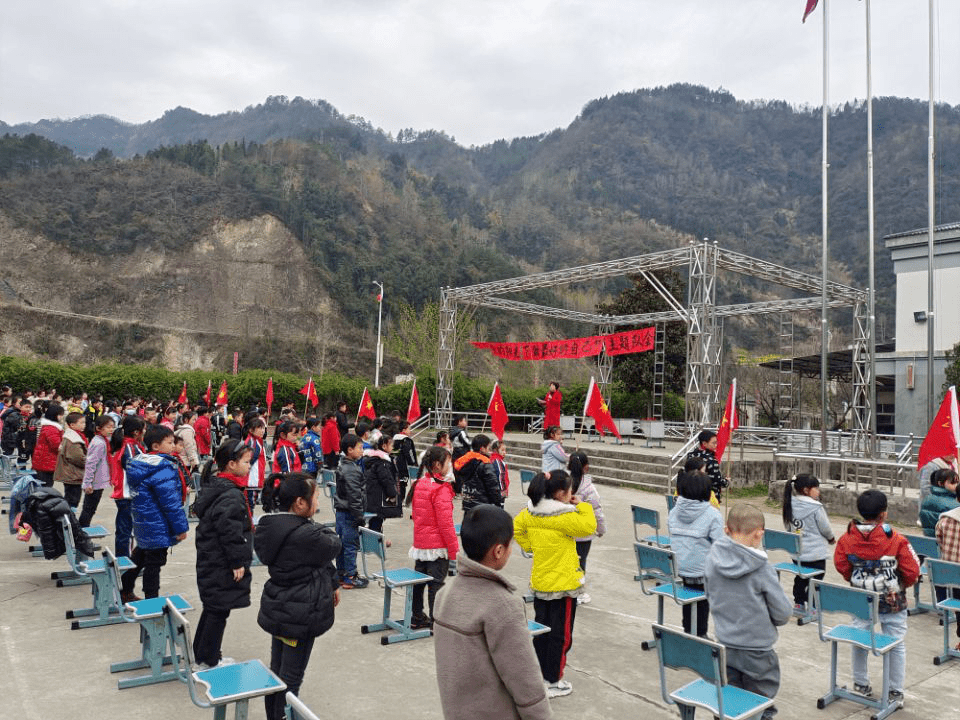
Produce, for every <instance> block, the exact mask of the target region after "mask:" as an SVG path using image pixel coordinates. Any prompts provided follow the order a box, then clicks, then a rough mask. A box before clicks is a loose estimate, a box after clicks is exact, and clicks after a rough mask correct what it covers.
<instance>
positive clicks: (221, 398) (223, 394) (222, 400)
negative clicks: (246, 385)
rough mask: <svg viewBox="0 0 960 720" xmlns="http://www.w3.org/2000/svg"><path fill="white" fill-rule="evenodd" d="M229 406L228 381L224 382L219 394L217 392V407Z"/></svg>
mask: <svg viewBox="0 0 960 720" xmlns="http://www.w3.org/2000/svg"><path fill="white" fill-rule="evenodd" d="M226 404H227V381H226V380H224V381H223V384H222V385H221V386H220V390H219V392H217V405H226Z"/></svg>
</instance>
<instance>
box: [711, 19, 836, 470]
mask: <svg viewBox="0 0 960 720" xmlns="http://www.w3.org/2000/svg"><path fill="white" fill-rule="evenodd" d="M818 2H820V0H807V7H806V9H805V10H804V11H803V22H806V21H807V17H809V15H810V13H812V12H813V11H814V10H816V9H817V3H818ZM717 457H720V456H719V455H718V456H717Z"/></svg>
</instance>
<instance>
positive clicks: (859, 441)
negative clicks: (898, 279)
mask: <svg viewBox="0 0 960 720" xmlns="http://www.w3.org/2000/svg"><path fill="white" fill-rule="evenodd" d="M851 359H852V368H851V373H852V377H853V423H852V425H853V427H852V430H853V447H854V451H855V452H862V453H864V454H865V455H868V456H870V455H872V454H873V442H872V438H871V435H870V428H871V427H873V413H874V408H873V407H872V405H871V402H870V387H871V386H872V385H873V384H874V383H875V382H876V379H875V378H873V377H872V376H871V368H872V367H873V363H871V362H870V314H869V307H868V304H867V303H866V302H863V301H861V302H858V303H857V304H856V305H854V306H853V357H852V358H851Z"/></svg>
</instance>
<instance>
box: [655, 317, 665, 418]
mask: <svg viewBox="0 0 960 720" xmlns="http://www.w3.org/2000/svg"><path fill="white" fill-rule="evenodd" d="M666 360H667V329H666V327H665V326H664V324H663V323H657V325H656V334H655V335H654V340H653V393H652V395H653V412H652V415H653V417H655V418H656V419H657V420H662V419H663V371H664V366H665V364H666Z"/></svg>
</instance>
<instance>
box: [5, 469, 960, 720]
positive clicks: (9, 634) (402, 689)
mask: <svg viewBox="0 0 960 720" xmlns="http://www.w3.org/2000/svg"><path fill="white" fill-rule="evenodd" d="M514 483H515V485H514V487H513V492H512V494H511V497H510V498H508V501H507V510H509V511H510V512H511V513H514V514H515V513H517V512H519V511H520V510H521V509H522V508H523V507H524V503H523V498H522V497H521V496H520V494H519V478H516V479H515V480H514ZM599 489H600V494H601V496H602V498H603V501H604V507H605V514H606V518H607V527H608V534H607V535H606V536H605V537H604V538H602V539H601V540H599V541H595V542H594V545H593V549H592V551H591V553H590V558H589V565H588V568H589V571H590V572H589V573H588V576H587V577H588V590H589V592H590V594H591V595H592V597H593V601H592V603H590V604H588V605H582V606H580V608H579V610H578V613H577V620H576V626H575V630H574V641H573V648H572V650H571V652H570V655H569V664H568V666H567V668H568V669H567V673H566V676H565V677H566V679H568V680H569V681H570V682H571V683H572V684H573V687H574V691H573V694H571V695H569V696H567V697H565V698H559V699H556V700H554V701H553V703H552V704H553V708H554V714H555V717H557V718H566V719H569V720H573V719H574V718H576V719H577V720H588V719H589V720H593V719H597V720H599V719H601V718H628V717H629V718H637V717H643V718H645V719H646V720H657V719H659V718H676V717H678V713H677V711H676V709H675V708H672V707H670V706H668V705H667V704H666V703H665V702H664V701H663V700H662V698H661V696H660V688H659V682H658V673H657V661H656V655H655V654H654V653H652V652H644V651H642V650H641V649H640V643H641V641H642V640H644V639H647V638H649V637H650V636H651V632H650V624H651V622H652V621H653V620H654V619H655V618H656V601H655V600H654V599H653V598H649V597H645V596H643V595H642V594H641V593H640V588H639V584H638V583H636V582H634V580H633V575H634V572H635V562H634V555H633V550H632V542H633V531H632V524H631V516H630V505H631V504H641V505H646V506H649V507H652V508H655V509H660V510H665V503H664V500H663V498H662V497H661V496H659V495H654V494H650V493H644V492H640V491H636V490H632V489H628V488H614V487H600V488H599ZM752 502H754V503H756V504H759V505H761V506H762V507H763V509H764V511H765V513H766V516H767V524H768V527H772V528H780V527H781V522H780V519H779V516H778V514H777V512H776V510H775V509H774V508H771V507H767V506H763V505H762V503H763V499H762V498H758V499H755V500H753V501H752ZM111 510H112V503H111V502H110V501H109V500H106V501H104V502H103V503H102V506H101V510H100V512H99V513H98V517H97V518H96V521H97V522H102V523H103V524H105V525H106V526H107V527H110V528H112V526H113V517H112V513H111ZM331 516H332V511H331V509H330V506H329V504H328V503H324V504H323V505H322V506H321V512H320V514H319V516H318V517H319V518H320V519H329V518H331ZM459 516H460V512H459V510H458V511H457V513H456V519H457V520H459ZM5 521H6V518H4V522H5ZM845 522H846V521H845V519H843V518H839V517H838V518H834V528H835V531H836V532H837V533H838V534H839V533H840V532H842V531H843V529H844V525H845ZM385 530H386V532H387V536H388V537H389V538H391V539H392V541H393V547H392V548H391V549H390V551H389V553H390V561H391V563H392V564H395V565H401V564H408V563H410V562H411V561H408V560H407V558H406V553H407V550H408V548H409V547H410V542H411V538H412V524H411V522H410V520H409V518H404V519H401V520H388V521H387V522H386V525H385ZM913 531H914V529H912V528H911V529H908V532H913ZM194 556H195V551H194V544H193V537H192V532H191V537H190V538H189V539H188V540H187V542H185V543H184V544H183V545H182V546H181V547H178V548H176V549H175V550H174V552H173V554H172V556H171V557H170V560H169V562H168V564H167V566H166V567H165V568H164V569H163V574H162V578H161V582H162V591H164V592H168V593H181V594H183V595H184V596H185V597H187V598H188V599H189V600H190V601H191V602H193V603H195V605H196V606H197V608H198V609H197V610H195V611H194V612H192V613H189V614H188V615H187V617H188V619H190V620H191V621H192V622H193V623H196V621H197V619H198V618H199V607H198V606H199V602H198V596H197V590H196V582H195V573H194ZM65 565H66V561H65V560H64V559H63V558H61V559H59V560H55V561H46V560H43V559H39V558H33V557H30V556H28V555H27V552H26V549H25V546H24V545H22V544H21V543H18V542H15V541H14V539H13V537H12V536H10V537H6V538H4V539H3V540H0V678H2V681H0V684H2V688H3V689H2V691H0V717H3V718H14V717H23V718H41V719H43V720H59V719H61V718H63V719H64V720H66V719H68V718H69V719H70V720H110V719H112V718H128V717H134V718H137V720H151V719H152V718H171V717H176V718H179V719H180V720H187V719H188V718H204V717H207V718H208V717H210V714H211V713H210V711H209V710H202V709H200V708H197V707H195V706H194V705H193V704H192V703H191V702H190V699H189V697H188V694H187V689H186V687H185V686H184V685H182V684H180V683H167V684H163V685H154V686H150V687H145V688H137V689H130V690H123V691H119V690H117V686H116V682H117V678H118V676H116V675H111V674H110V673H109V672H108V666H109V665H110V663H112V662H117V661H121V660H127V659H132V658H134V657H136V656H137V655H138V654H139V643H138V636H137V630H136V629H135V628H133V627H131V626H127V625H114V626H107V627H99V628H91V629H86V630H75V631H71V630H70V622H69V621H68V620H65V619H64V611H65V610H68V609H71V608H80V607H85V606H88V605H89V602H90V591H89V589H88V588H87V587H71V588H59V589H58V588H56V587H55V585H54V583H53V581H51V580H50V572H51V571H52V570H59V569H62V568H63V567H64V566H65ZM529 567H530V561H529V560H527V559H525V558H523V557H522V556H521V555H520V554H519V552H515V553H514V555H513V558H512V559H511V561H510V563H509V565H508V566H507V568H506V572H507V573H508V574H509V575H510V576H511V577H513V578H514V580H515V581H516V582H517V584H518V585H520V586H521V587H525V586H526V580H527V578H528V577H529ZM253 572H254V582H253V596H252V597H253V606H252V607H250V608H246V609H244V610H241V611H237V612H235V613H234V614H233V615H232V616H231V618H230V620H229V622H228V624H227V631H226V636H225V638H224V643H223V652H224V654H225V655H229V656H231V657H233V658H236V659H249V658H255V657H258V658H261V659H264V660H268V659H269V638H268V637H267V635H266V633H264V632H263V631H262V630H260V628H259V627H258V626H257V623H256V607H257V604H258V600H259V596H260V591H261V588H262V585H263V581H264V579H265V578H266V570H265V569H264V568H254V571H253ZM828 579H831V580H834V581H836V580H838V575H837V574H836V572H835V571H833V570H832V569H831V570H830V571H829V572H828ZM788 582H789V581H784V587H785V588H786V589H787V590H788V592H789V586H788ZM397 599H398V600H399V599H400V598H399V597H398V598H397ZM382 600H383V591H382V589H380V588H379V587H377V586H376V585H375V584H371V586H370V587H369V588H367V589H365V590H352V591H349V592H344V593H343V602H342V603H341V605H340V608H339V609H338V610H337V620H336V624H335V625H334V627H333V628H332V629H331V630H330V632H328V633H327V634H326V635H324V636H323V637H321V638H319V639H318V641H317V644H316V646H315V648H314V651H313V656H312V658H311V660H310V665H309V667H308V669H307V674H306V679H305V682H304V686H303V689H302V691H301V697H302V699H303V700H304V701H305V702H306V703H307V704H308V705H309V706H310V707H311V708H312V709H313V710H314V712H316V713H317V714H318V715H319V716H320V717H322V718H369V717H386V718H417V719H421V718H422V719H427V718H440V717H441V713H440V705H439V699H438V694H437V687H436V679H435V672H434V655H433V647H432V646H433V640H432V639H429V638H428V639H421V640H415V641H411V642H407V643H401V644H398V645H392V646H387V647H384V646H381V644H380V639H379V638H380V636H379V635H376V634H374V635H361V633H360V625H361V624H364V623H368V622H374V621H376V620H377V619H378V617H379V613H380V608H381V603H382ZM528 610H529V611H530V616H531V617H532V608H529V607H528ZM666 619H667V622H668V623H669V624H675V625H679V623H680V610H679V608H676V607H668V609H667V613H666ZM711 632H712V624H711ZM906 643H907V658H908V662H907V683H906V692H905V694H906V707H905V708H904V709H903V710H902V711H900V712H899V713H897V714H896V715H895V716H896V717H900V718H904V720H906V719H907V718H916V719H917V720H928V719H929V718H931V717H948V716H950V715H951V713H956V712H957V710H956V708H958V707H960V662H956V661H954V662H950V663H948V664H947V665H945V666H942V667H935V666H934V665H933V664H932V662H931V660H932V658H933V656H934V654H935V653H938V652H939V648H940V647H941V645H942V630H941V628H940V627H939V626H938V623H937V619H936V617H933V616H931V615H920V616H915V617H912V618H911V619H910V629H909V633H908V635H907V640H906ZM777 652H778V653H779V655H780V660H781V666H782V671H783V682H782V685H781V689H780V694H779V696H778V698H777V706H778V707H779V710H780V714H779V716H778V718H779V719H780V720H791V719H799V718H823V719H824V720H828V719H829V720H833V719H836V718H846V717H858V718H865V717H869V715H870V712H869V711H868V710H866V709H861V708H860V707H859V706H857V705H854V704H851V703H848V702H844V701H837V702H835V703H834V704H832V705H830V706H829V707H827V708H826V709H824V710H822V711H818V710H817V709H816V699H817V697H819V696H820V695H822V694H823V693H824V692H826V690H827V683H828V677H827V675H828V672H829V657H830V655H829V646H828V645H826V644H822V643H821V642H820V641H819V639H818V637H817V626H816V625H815V624H814V625H807V626H804V627H797V626H796V625H795V624H791V625H788V626H786V627H784V628H782V629H781V632H780V641H779V643H778V645H777ZM870 666H871V668H872V680H873V683H874V685H875V686H876V685H878V684H879V681H880V680H879V672H880V661H879V659H876V658H874V659H871V664H870ZM841 670H842V673H841V677H842V680H843V681H844V682H848V683H850V682H851V681H850V679H849V652H847V651H844V650H841ZM677 679H679V678H677ZM700 716H703V717H707V716H706V715H705V714H704V713H702V712H701V713H700ZM250 717H251V718H262V717H263V706H262V704H261V703H259V702H255V703H254V704H253V705H252V707H251V714H250Z"/></svg>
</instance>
